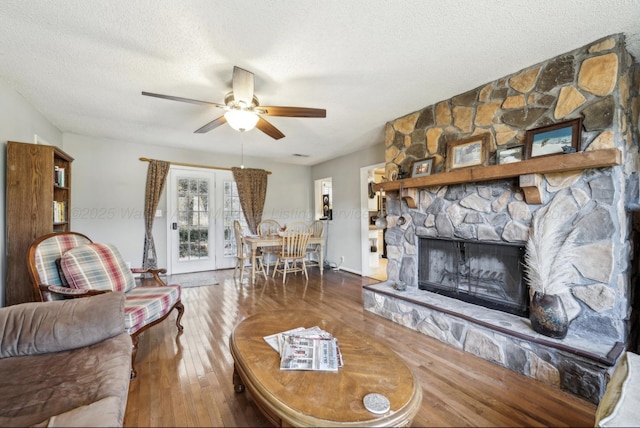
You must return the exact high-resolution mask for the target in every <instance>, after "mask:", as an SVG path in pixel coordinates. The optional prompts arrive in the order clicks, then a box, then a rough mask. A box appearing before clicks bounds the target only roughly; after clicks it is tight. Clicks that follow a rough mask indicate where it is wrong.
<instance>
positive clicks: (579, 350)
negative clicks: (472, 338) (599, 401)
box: [364, 282, 622, 365]
mask: <svg viewBox="0 0 640 428" xmlns="http://www.w3.org/2000/svg"><path fill="white" fill-rule="evenodd" d="M364 288H365V289H367V290H371V291H373V292H374V293H381V294H384V295H388V296H392V297H394V298H395V299H396V304H397V305H402V302H403V301H404V302H409V303H413V304H415V305H418V306H425V307H429V308H432V309H434V310H436V311H439V312H442V313H445V314H449V315H451V316H453V317H457V318H460V319H463V320H466V321H468V322H471V323H473V324H476V325H479V326H481V327H484V328H487V329H490V330H496V331H499V332H500V333H503V334H507V335H512V336H514V337H515V338H517V339H519V340H528V341H531V342H534V343H540V344H543V345H545V346H550V347H553V348H556V349H560V350H562V351H565V352H572V351H573V352H572V353H575V354H577V355H580V356H582V357H585V358H588V359H591V360H594V361H597V362H600V363H603V364H607V363H608V362H609V361H610V360H611V358H612V357H613V361H611V362H609V364H607V365H612V364H614V363H615V361H616V360H617V358H618V356H619V354H620V352H621V350H622V349H621V348H620V350H619V351H617V352H616V349H617V348H619V347H620V344H619V342H616V341H614V340H612V339H611V338H609V337H594V336H593V335H591V336H589V337H580V336H578V335H576V334H575V333H572V331H571V329H570V330H569V333H568V335H567V337H566V338H564V339H562V340H559V339H553V338H549V337H547V336H543V335H541V334H538V333H536V332H535V331H533V329H532V328H531V323H530V321H529V320H528V319H527V318H522V317H519V316H516V315H512V314H508V313H505V312H501V311H496V310H492V309H487V308H484V307H480V306H477V305H474V304H471V303H466V302H463V301H460V300H457V299H452V298H450V297H446V296H442V295H439V294H436V293H431V292H428V291H425V290H419V289H418V288H417V287H408V288H407V289H406V290H405V291H398V290H396V289H395V288H394V287H393V284H392V283H391V282H381V283H377V284H371V285H366V286H364ZM405 310H409V309H408V308H404V309H400V308H398V313H397V314H396V315H398V316H400V315H401V313H403V312H405ZM374 312H375V311H374ZM612 351H613V352H612ZM612 354H614V355H612Z"/></svg>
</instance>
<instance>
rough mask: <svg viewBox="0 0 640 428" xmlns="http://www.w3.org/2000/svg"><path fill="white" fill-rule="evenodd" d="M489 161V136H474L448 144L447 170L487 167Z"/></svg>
mask: <svg viewBox="0 0 640 428" xmlns="http://www.w3.org/2000/svg"><path fill="white" fill-rule="evenodd" d="M488 161H489V134H481V135H474V136H473V137H469V138H465V139H462V140H458V141H452V142H450V143H449V144H447V160H446V169H447V172H448V171H453V170H456V169H462V168H470V167H472V166H483V165H487V163H488Z"/></svg>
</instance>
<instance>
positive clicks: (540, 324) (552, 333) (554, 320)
mask: <svg viewBox="0 0 640 428" xmlns="http://www.w3.org/2000/svg"><path fill="white" fill-rule="evenodd" d="M529 319H530V320H531V327H533V330H534V331H535V332H537V333H540V334H543V335H545V336H549V337H553V338H554V339H564V338H565V337H566V336H567V331H569V318H568V317H567V311H566V310H565V309H564V305H563V304H562V300H560V298H559V297H558V296H555V295H551V294H543V293H541V292H539V291H536V292H534V293H533V298H532V299H531V307H530V310H529Z"/></svg>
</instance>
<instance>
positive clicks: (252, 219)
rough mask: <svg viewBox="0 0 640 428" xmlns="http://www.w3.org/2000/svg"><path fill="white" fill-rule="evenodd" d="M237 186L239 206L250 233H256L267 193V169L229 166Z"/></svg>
mask: <svg viewBox="0 0 640 428" xmlns="http://www.w3.org/2000/svg"><path fill="white" fill-rule="evenodd" d="M231 171H232V172H233V179H234V180H235V181H236V185H237V186H238V196H239V197H240V206H241V207H242V211H243V212H244V218H245V219H246V220H247V225H248V226H249V230H251V233H252V234H254V235H255V234H257V230H258V223H260V220H262V210H263V209H264V200H265V197H266V195H267V171H265V170H264V169H254V168H238V167H233V168H231Z"/></svg>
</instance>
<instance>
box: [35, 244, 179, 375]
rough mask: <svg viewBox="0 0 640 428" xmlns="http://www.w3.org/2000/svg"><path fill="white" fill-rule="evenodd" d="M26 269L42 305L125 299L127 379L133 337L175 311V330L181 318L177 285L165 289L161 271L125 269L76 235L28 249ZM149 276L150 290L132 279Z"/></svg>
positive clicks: (110, 251) (112, 253)
mask: <svg viewBox="0 0 640 428" xmlns="http://www.w3.org/2000/svg"><path fill="white" fill-rule="evenodd" d="M28 265H29V271H30V274H31V280H32V282H33V285H34V287H35V288H36V295H37V296H38V297H39V298H40V299H41V300H42V301H49V300H58V299H64V298H75V297H90V296H92V295H95V294H101V293H106V292H109V291H111V292H119V293H123V294H124V295H125V331H126V332H127V333H129V334H130V335H131V339H132V341H133V353H132V357H131V379H134V378H135V377H136V370H135V365H134V363H135V359H136V351H137V349H138V335H139V334H140V333H142V332H143V331H145V330H146V329H148V328H149V327H151V326H153V325H155V324H157V323H159V322H160V321H162V320H163V319H165V318H167V316H169V314H170V313H171V311H172V310H173V309H176V310H177V311H178V316H177V318H176V326H177V327H178V331H182V329H183V327H182V324H180V320H181V318H182V315H183V314H184V306H183V305H182V302H181V301H180V296H181V288H180V286H179V285H174V284H172V285H167V284H165V283H164V281H162V279H161V278H160V277H159V274H160V273H164V272H166V271H165V270H164V269H129V268H128V267H127V265H126V263H125V262H124V260H123V259H122V256H121V255H120V253H119V252H118V250H117V249H116V248H115V247H114V246H113V245H110V244H100V243H94V242H92V241H91V240H90V239H89V238H88V237H86V236H85V235H82V234H80V233H76V232H59V233H51V234H48V235H45V236H42V237H40V238H39V239H37V240H36V241H35V242H34V243H33V244H31V246H30V247H29V254H28ZM134 273H135V274H138V273H140V274H142V273H149V274H151V275H152V276H153V284H154V285H146V282H145V285H141V284H138V283H137V282H136V279H135V278H134V276H133V274H134Z"/></svg>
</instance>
